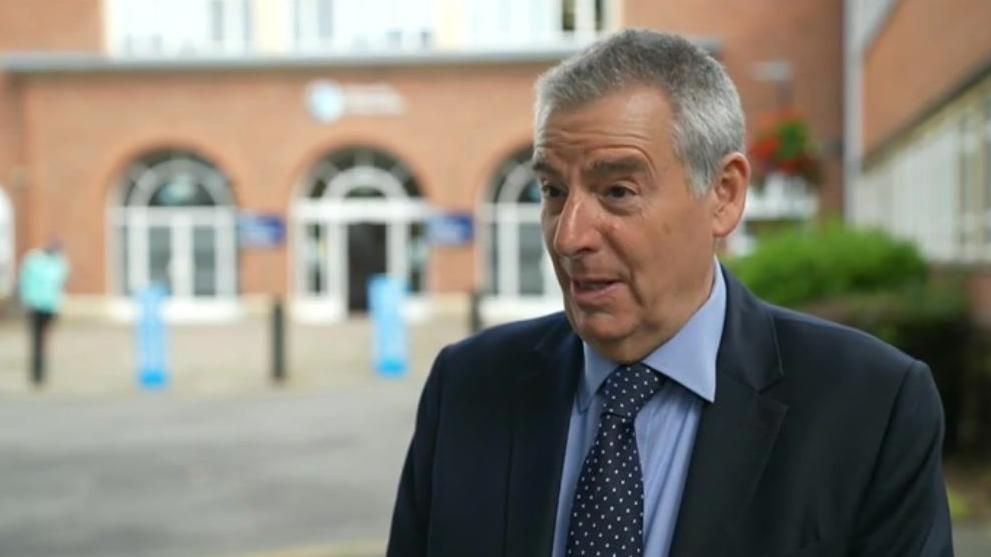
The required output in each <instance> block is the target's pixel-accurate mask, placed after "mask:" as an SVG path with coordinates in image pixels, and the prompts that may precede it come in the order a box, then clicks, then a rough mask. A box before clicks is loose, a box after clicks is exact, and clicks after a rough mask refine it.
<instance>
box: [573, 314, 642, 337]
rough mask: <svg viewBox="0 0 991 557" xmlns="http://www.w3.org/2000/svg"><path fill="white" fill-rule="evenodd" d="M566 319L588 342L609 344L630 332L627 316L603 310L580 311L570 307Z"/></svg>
mask: <svg viewBox="0 0 991 557" xmlns="http://www.w3.org/2000/svg"><path fill="white" fill-rule="evenodd" d="M567 314H568V320H569V321H571V327H572V328H573V329H574V330H575V332H576V333H577V334H578V336H580V337H581V338H582V340H584V341H585V342H588V343H589V344H592V345H596V344H609V343H613V342H616V341H618V340H621V339H623V338H625V337H627V336H628V335H629V334H630V328H631V326H630V322H629V318H628V317H623V316H618V315H615V314H613V313H608V312H603V311H592V312H590V311H582V310H581V309H575V308H571V309H569V310H568V312H567Z"/></svg>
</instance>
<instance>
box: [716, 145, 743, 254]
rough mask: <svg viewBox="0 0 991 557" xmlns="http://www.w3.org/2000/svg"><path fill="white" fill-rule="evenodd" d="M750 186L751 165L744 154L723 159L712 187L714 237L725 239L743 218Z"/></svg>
mask: <svg viewBox="0 0 991 557" xmlns="http://www.w3.org/2000/svg"><path fill="white" fill-rule="evenodd" d="M749 185H750V163H749V162H748V161H747V157H745V156H744V155H743V153H739V152H736V153H730V154H729V155H726V156H725V157H723V162H722V165H721V166H720V170H719V173H718V174H717V175H716V180H715V183H714V184H713V185H712V192H711V194H712V196H713V208H712V211H713V213H712V235H713V236H714V237H716V238H725V237H726V236H728V235H729V234H730V233H731V232H733V229H735V228H736V225H737V224H739V222H740V218H741V217H742V216H743V206H744V204H745V203H746V201H747V187H748V186H749Z"/></svg>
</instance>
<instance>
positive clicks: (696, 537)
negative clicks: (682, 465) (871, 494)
mask: <svg viewBox="0 0 991 557" xmlns="http://www.w3.org/2000/svg"><path fill="white" fill-rule="evenodd" d="M723 275H724V276H725V278H726V287H727V304H726V322H725V325H724V327H723V337H722V340H721V343H720V347H719V354H718V356H717V360H716V400H715V402H713V403H712V404H710V405H708V406H707V407H706V408H705V409H704V410H703V411H702V419H701V422H700V424H699V430H698V434H697V436H696V439H695V448H694V450H693V452H692V460H691V467H690V468H689V472H688V478H687V480H686V483H685V490H684V493H683V495H682V499H681V510H680V511H679V514H678V523H677V525H676V527H675V534H674V539H673V540H672V545H671V551H670V553H669V556H670V557H695V556H698V555H707V556H709V555H711V556H718V555H722V554H723V552H724V551H725V549H726V544H727V542H728V541H729V539H730V532H731V531H732V522H733V519H734V518H736V517H739V516H741V515H742V514H743V513H745V512H747V506H748V503H749V502H750V500H751V498H752V496H753V493H754V490H755V488H756V486H757V482H758V480H759V479H760V477H761V474H762V473H763V470H764V466H765V464H766V463H767V457H768V455H769V454H770V452H771V449H772V447H773V446H774V441H775V439H776V437H777V434H778V430H779V428H780V426H781V422H782V420H783V419H784V416H785V412H786V410H787V406H786V405H784V404H782V403H781V402H778V401H776V400H774V399H772V398H770V397H766V396H763V395H762V394H761V392H762V391H764V390H765V389H766V388H767V387H769V386H770V385H772V384H773V383H775V382H776V381H778V380H779V379H780V378H781V375H782V371H781V362H780V359H779V356H778V348H777V339H776V335H775V332H774V328H773V323H772V321H771V318H770V315H769V314H768V312H767V310H766V309H765V308H764V307H763V306H762V305H761V303H760V302H759V301H757V299H756V298H754V297H753V295H751V294H750V293H749V292H747V290H746V289H745V288H744V287H743V286H742V285H741V284H739V283H738V282H737V281H736V279H734V278H733V277H732V276H731V275H730V274H729V273H726V272H724V273H723Z"/></svg>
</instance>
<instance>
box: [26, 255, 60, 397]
mask: <svg viewBox="0 0 991 557" xmlns="http://www.w3.org/2000/svg"><path fill="white" fill-rule="evenodd" d="M68 275H69V265H68V263H67V262H66V260H65V257H63V255H62V243H61V242H60V241H59V240H52V241H51V242H49V243H48V245H47V246H45V247H44V248H43V249H34V250H31V251H30V252H28V254H27V256H26V257H25V258H24V263H23V264H22V265H21V276H20V297H21V303H22V304H24V307H25V309H26V310H27V313H28V325H29V329H30V334H31V378H32V380H33V381H34V383H35V384H36V385H39V384H41V383H42V382H43V381H44V375H45V338H46V335H47V333H48V329H49V327H50V325H51V324H52V322H53V321H54V320H55V318H56V317H57V316H58V313H59V310H60V309H61V306H62V291H63V289H64V287H65V281H66V278H67V277H68Z"/></svg>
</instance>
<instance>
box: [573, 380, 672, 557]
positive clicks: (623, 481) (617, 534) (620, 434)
mask: <svg viewBox="0 0 991 557" xmlns="http://www.w3.org/2000/svg"><path fill="white" fill-rule="evenodd" d="M663 383H664V380H663V379H662V378H661V376H660V375H658V374H657V373H655V372H654V371H653V370H651V369H650V368H648V367H647V366H645V365H643V364H636V365H633V366H623V367H620V368H618V369H616V370H615V371H613V372H612V374H610V375H609V378H608V379H606V384H605V386H604V387H603V388H602V396H603V399H604V401H605V403H604V406H603V410H602V417H601V418H600V421H599V431H598V433H597V434H596V435H595V441H594V442H593V443H592V448H591V449H589V451H588V455H587V456H586V457H585V463H584V464H583V465H582V470H581V474H580V475H579V476H578V485H577V486H576V487H575V499H574V503H573V504H572V507H571V521H570V522H571V523H570V525H569V529H568V551H567V554H568V555H569V556H575V557H582V556H585V557H641V556H642V555H643V473H642V471H641V470H640V453H639V451H637V437H636V434H635V433H634V430H633V420H634V419H635V418H636V417H637V412H639V411H640V409H641V408H642V407H643V405H644V404H646V402H647V401H648V400H650V398H651V397H652V396H654V393H656V392H657V391H658V390H659V389H660V388H661V385H662V384H663Z"/></svg>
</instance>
